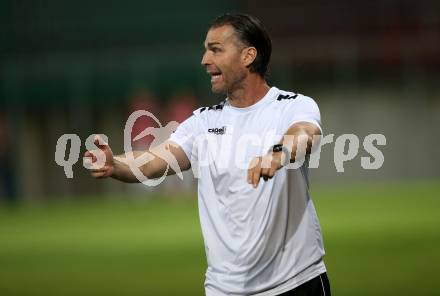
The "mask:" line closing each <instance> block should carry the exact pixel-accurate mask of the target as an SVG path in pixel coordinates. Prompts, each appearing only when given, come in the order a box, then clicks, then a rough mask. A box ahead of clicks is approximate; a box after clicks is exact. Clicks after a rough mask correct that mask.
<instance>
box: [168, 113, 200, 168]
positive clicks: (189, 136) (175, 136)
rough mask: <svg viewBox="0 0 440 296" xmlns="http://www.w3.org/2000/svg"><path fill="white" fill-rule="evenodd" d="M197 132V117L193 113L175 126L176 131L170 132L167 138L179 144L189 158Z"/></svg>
mask: <svg viewBox="0 0 440 296" xmlns="http://www.w3.org/2000/svg"><path fill="white" fill-rule="evenodd" d="M198 133H199V127H198V124H197V118H196V116H195V115H194V114H193V115H192V116H190V117H189V118H187V119H186V120H185V121H183V122H182V123H181V124H180V125H179V126H178V127H177V129H176V131H175V132H174V133H172V134H171V136H170V139H169V140H170V141H172V142H174V143H176V144H177V145H179V146H180V147H181V148H182V149H183V151H185V154H186V156H187V157H188V159H189V160H191V159H192V158H191V155H192V153H193V144H194V140H195V139H196V137H197V135H198Z"/></svg>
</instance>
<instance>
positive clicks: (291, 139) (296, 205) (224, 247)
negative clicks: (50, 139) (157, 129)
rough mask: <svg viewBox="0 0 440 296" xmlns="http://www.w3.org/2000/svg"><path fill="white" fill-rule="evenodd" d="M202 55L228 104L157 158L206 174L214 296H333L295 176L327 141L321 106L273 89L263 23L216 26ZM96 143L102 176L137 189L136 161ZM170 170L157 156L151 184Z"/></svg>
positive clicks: (96, 172)
mask: <svg viewBox="0 0 440 296" xmlns="http://www.w3.org/2000/svg"><path fill="white" fill-rule="evenodd" d="M204 46H205V53H204V55H203V58H202V65H203V66H205V68H206V71H207V72H208V74H209V75H210V76H211V85H212V91H213V92H215V93H224V94H226V95H227V99H226V100H225V101H223V102H222V103H221V104H219V105H216V106H213V107H210V108H206V107H205V108H200V109H198V110H196V111H195V112H194V113H193V115H192V116H191V117H190V118H188V119H187V120H185V121H184V122H183V123H182V124H181V125H180V126H179V127H178V128H177V130H176V131H175V133H173V134H172V135H171V137H170V139H169V140H168V141H167V142H165V143H163V144H162V145H159V146H156V147H154V148H152V149H150V152H151V153H152V154H153V155H164V153H161V152H162V151H164V150H167V151H169V152H171V154H172V156H173V157H174V158H175V160H177V163H178V165H179V168H180V169H181V170H187V169H189V168H191V167H192V168H193V170H195V171H197V174H198V175H199V181H198V182H199V184H198V195H199V197H198V201H199V212H200V221H201V227H202V232H203V237H204V242H205V247H206V256H207V259H208V269H207V272H206V281H205V291H206V295H330V289H329V282H328V279H327V276H326V268H325V265H324V263H323V260H322V257H323V255H324V249H323V244H322V237H321V231H320V227H319V222H318V218H317V215H316V212H315V209H314V206H313V203H312V201H311V200H310V197H309V194H308V180H307V168H306V166H305V165H303V166H301V167H300V168H299V169H288V168H287V165H288V162H289V160H290V162H292V161H294V160H297V161H299V160H300V159H301V157H303V156H304V154H306V153H310V150H311V147H312V143H313V142H314V141H313V139H314V138H315V137H316V136H318V137H319V135H321V128H320V114H319V109H318V107H317V105H316V103H315V102H314V101H313V100H312V99H311V98H308V97H305V96H303V95H299V94H295V93H291V92H286V91H282V90H279V89H277V88H276V87H269V86H268V84H267V82H266V80H265V75H266V72H267V67H268V63H269V59H270V55H271V41H270V39H269V36H268V34H267V32H266V31H265V29H264V27H263V26H262V24H261V23H260V21H259V20H257V19H256V18H255V17H252V16H249V15H244V14H226V15H223V16H220V17H218V18H217V19H216V20H215V21H214V22H213V23H212V24H211V26H210V27H209V30H208V33H207V36H206V40H205V43H204ZM274 134H277V135H279V137H278V138H277V139H276V140H275V139H274V136H273V135H274ZM200 139H202V140H200ZM209 139H210V140H211V142H212V141H216V142H215V144H214V145H212V143H208V142H209V141H207V140H209ZM259 139H274V140H273V141H272V142H271V141H267V140H266V141H263V140H259ZM96 143H97V144H99V145H98V146H99V147H100V149H101V151H102V152H104V153H105V155H106V159H107V160H106V163H105V165H104V166H103V167H102V168H94V169H92V175H93V176H94V177H96V178H103V177H109V176H111V177H113V178H115V179H118V180H122V181H125V182H137V181H138V180H137V179H136V177H135V176H134V174H133V173H132V171H131V170H130V168H129V166H128V165H129V162H130V160H129V159H128V158H126V157H125V156H123V155H122V156H118V157H113V153H112V152H111V150H110V148H109V147H108V145H107V144H105V143H99V139H98V140H97V142H96ZM301 147H303V148H304V149H297V148H301ZM297 150H298V152H297ZM301 151H302V152H301ZM134 154H135V155H138V153H137V152H136V153H134ZM85 156H87V157H92V158H93V153H92V152H86V155H85ZM305 158H306V159H307V157H305ZM237 159H238V161H237ZM240 160H241V161H240ZM167 161H169V160H167V159H166V157H158V156H155V157H153V158H152V160H150V161H149V162H148V163H146V164H145V165H143V166H142V167H141V170H142V173H143V174H144V175H145V176H146V177H148V178H159V177H161V176H163V175H164V174H165V172H166V173H168V174H172V173H174V171H173V170H168V168H169V166H168V164H167ZM306 162H307V160H306ZM201 163H203V164H201ZM243 163H245V164H246V165H245V166H244V167H243V165H241V164H243ZM261 180H263V181H261Z"/></svg>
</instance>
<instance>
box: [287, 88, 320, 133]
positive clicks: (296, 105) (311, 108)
mask: <svg viewBox="0 0 440 296" xmlns="http://www.w3.org/2000/svg"><path fill="white" fill-rule="evenodd" d="M300 121H305V122H310V123H313V124H315V125H316V126H317V127H318V128H319V129H320V130H321V132H322V129H321V114H320V112H319V108H318V105H317V104H316V102H315V101H314V100H313V99H312V98H309V97H306V96H299V97H298V98H297V99H295V100H292V101H290V102H289V103H288V104H287V106H286V109H285V110H284V115H283V119H282V129H283V131H282V132H283V134H284V133H285V132H287V130H288V129H289V128H290V127H291V126H292V125H293V124H295V123H297V122H300Z"/></svg>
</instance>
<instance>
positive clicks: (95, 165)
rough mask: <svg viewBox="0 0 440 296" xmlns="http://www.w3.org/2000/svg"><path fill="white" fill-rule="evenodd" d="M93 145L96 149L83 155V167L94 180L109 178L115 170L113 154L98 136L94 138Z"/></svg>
mask: <svg viewBox="0 0 440 296" xmlns="http://www.w3.org/2000/svg"><path fill="white" fill-rule="evenodd" d="M94 144H95V145H96V146H97V147H98V149H96V150H88V151H86V152H85V153H84V158H83V161H84V165H85V166H87V168H88V169H89V170H90V174H91V175H92V177H94V178H97V179H100V178H107V177H110V176H111V175H112V174H113V171H114V169H115V166H114V157H113V152H112V150H111V149H110V146H109V145H108V144H107V143H106V142H104V140H103V139H102V138H101V137H100V136H98V135H97V136H95V141H94ZM104 156H105V158H104ZM101 159H102V160H103V161H101ZM98 160H99V161H98Z"/></svg>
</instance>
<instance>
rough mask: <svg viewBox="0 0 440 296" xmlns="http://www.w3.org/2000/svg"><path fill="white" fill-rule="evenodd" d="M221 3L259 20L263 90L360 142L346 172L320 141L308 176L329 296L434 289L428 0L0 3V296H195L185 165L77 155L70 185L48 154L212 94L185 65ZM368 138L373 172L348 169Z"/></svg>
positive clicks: (435, 30) (435, 15) (192, 205)
mask: <svg viewBox="0 0 440 296" xmlns="http://www.w3.org/2000/svg"><path fill="white" fill-rule="evenodd" d="M228 11H242V12H248V13H251V14H254V15H256V16H257V17H259V18H260V19H261V20H262V21H263V23H264V24H265V25H266V27H267V29H268V31H269V33H270V35H271V37H272V40H273V55H272V61H271V66H270V77H269V83H270V85H275V86H277V87H278V88H281V89H285V90H291V91H295V92H299V93H303V94H306V95H308V96H311V97H313V98H314V99H315V100H316V101H317V103H318V105H319V106H320V109H321V115H322V125H323V128H324V133H325V134H334V135H335V138H337V137H338V136H340V135H341V134H344V133H349V134H356V135H357V136H358V137H359V138H360V140H361V143H360V149H359V153H358V154H357V155H356V157H355V158H354V159H352V160H350V161H347V162H346V163H345V164H344V168H345V171H344V172H341V173H338V172H336V168H335V163H334V159H335V157H334V143H333V144H329V145H326V146H324V147H323V149H322V156H321V161H320V166H319V168H318V169H311V170H310V171H311V188H312V197H313V199H314V201H315V203H316V207H317V210H318V214H319V217H320V221H321V225H322V228H323V232H324V240H325V245H326V251H327V255H326V258H325V260H326V263H327V267H328V271H329V277H330V280H331V284H332V289H333V294H334V295H440V292H438V288H437V287H436V286H437V285H436V277H435V276H436V274H438V272H437V271H436V268H437V266H439V264H440V255H439V254H438V250H439V249H440V236H439V229H440V215H439V211H440V194H439V190H440V170H439V166H440V157H439V156H438V147H439V144H440V138H439V137H438V127H439V126H440V85H439V83H438V81H439V79H440V2H438V1H435V0H420V1H409V0H373V1H348V0H341V1H336V2H335V1H332V2H329V1H324V0H314V1H298V0H294V1H278V0H275V1H270V2H267V1H262V0H255V1H247V0H241V1H229V0H228V1H217V2H206V1H200V0H189V1H184V2H181V1H140V0H138V1H124V2H120V1H102V0H100V1H83V0H80V1H75V2H71V3H69V2H63V1H54V0H47V1H22V0H16V1H12V0H3V1H0V295H175V294H178V295H203V280H204V272H205V268H206V262H205V256H204V248H203V242H202V237H201V232H200V227H199V224H198V223H199V222H198V217H197V204H196V199H195V197H196V193H195V188H196V180H194V179H193V178H192V177H191V174H190V173H188V174H186V175H185V178H184V181H183V182H182V181H179V180H178V179H177V178H168V180H166V182H164V183H163V184H161V185H160V186H158V187H155V188H146V187H144V186H139V185H127V184H122V183H119V182H116V181H113V180H100V181H97V180H93V179H92V178H90V177H89V175H88V172H87V171H86V170H85V169H84V168H83V167H82V165H81V161H79V162H77V163H76V164H75V165H74V167H73V174H74V177H73V179H68V178H66V176H65V174H64V171H63V168H62V167H60V166H58V165H57V164H56V163H55V159H54V154H55V145H56V143H57V140H58V138H59V137H60V136H61V135H63V134H66V133H74V134H77V135H78V136H79V137H80V139H81V153H82V152H84V149H85V148H84V143H85V139H86V138H87V137H88V136H89V135H90V134H93V133H104V134H106V135H107V136H108V137H109V143H110V145H111V146H112V148H113V151H114V152H117V153H119V152H122V151H123V129H124V125H125V122H126V120H127V118H128V116H129V115H130V114H131V112H133V111H135V110H139V109H145V110H148V111H150V112H152V113H154V114H155V115H156V116H157V117H158V118H159V119H160V121H161V122H162V123H163V124H165V123H166V122H168V121H170V120H176V121H179V122H181V121H182V120H184V119H185V118H186V117H187V116H188V114H189V113H190V112H191V110H193V109H196V108H198V107H200V106H209V105H212V104H214V103H216V102H218V101H219V100H221V99H222V97H221V96H216V95H213V94H211V93H210V86H209V77H208V76H207V75H206V73H205V70H204V69H203V68H202V67H201V66H200V60H201V56H202V53H203V41H204V38H205V33H206V29H207V27H208V24H209V22H210V21H211V20H212V19H213V18H214V17H215V16H217V15H220V14H222V13H224V12H228ZM149 125H155V124H154V123H152V122H148V121H143V122H142V121H141V122H140V123H139V125H138V126H137V128H138V129H141V128H144V127H146V126H149ZM368 134H383V135H385V136H386V139H387V144H386V146H379V149H380V150H381V151H382V152H383V154H384V159H385V162H384V164H383V166H382V167H380V168H379V169H378V170H365V169H363V168H362V167H361V157H365V156H368V153H366V151H365V150H364V149H363V146H362V140H363V139H364V138H365V136H367V135H368ZM150 141H151V139H146V140H145V141H144V142H141V143H138V144H139V145H141V146H138V148H142V147H147V146H148V145H149V143H150ZM142 145H143V146H142Z"/></svg>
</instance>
